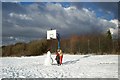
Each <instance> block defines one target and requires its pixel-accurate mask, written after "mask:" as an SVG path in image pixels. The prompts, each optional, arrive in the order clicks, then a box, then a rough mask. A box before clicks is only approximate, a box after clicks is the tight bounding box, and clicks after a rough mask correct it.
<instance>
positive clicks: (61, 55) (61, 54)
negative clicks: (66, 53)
mask: <svg viewBox="0 0 120 80" xmlns="http://www.w3.org/2000/svg"><path fill="white" fill-rule="evenodd" d="M59 56H60V65H61V64H62V59H63V53H62V50H60V51H59Z"/></svg>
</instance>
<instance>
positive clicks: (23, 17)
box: [9, 13, 32, 20]
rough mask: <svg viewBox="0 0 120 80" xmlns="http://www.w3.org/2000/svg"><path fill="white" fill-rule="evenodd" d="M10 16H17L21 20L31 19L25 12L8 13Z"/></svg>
mask: <svg viewBox="0 0 120 80" xmlns="http://www.w3.org/2000/svg"><path fill="white" fill-rule="evenodd" d="M9 16H10V17H15V18H19V19H21V20H32V18H31V17H29V16H28V15H26V14H16V13H10V14H9Z"/></svg>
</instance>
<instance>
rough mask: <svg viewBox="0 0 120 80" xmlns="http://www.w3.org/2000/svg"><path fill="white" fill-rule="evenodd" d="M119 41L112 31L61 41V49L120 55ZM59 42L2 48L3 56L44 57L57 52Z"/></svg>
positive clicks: (41, 41)
mask: <svg viewBox="0 0 120 80" xmlns="http://www.w3.org/2000/svg"><path fill="white" fill-rule="evenodd" d="M119 42H120V41H118V39H112V36H111V33H110V30H109V31H107V33H106V34H105V35H102V34H99V35H80V36H77V35H72V36H71V37H69V38H66V39H64V38H63V39H61V49H62V51H63V52H64V53H69V54H96V55H103V54H120V53H119V52H120V46H119ZM57 44H58V42H57V40H46V39H42V40H34V41H31V42H29V43H23V42H19V43H16V44H14V45H7V46H2V47H1V48H2V56H37V55H43V54H44V53H46V52H47V49H48V48H50V49H51V52H52V53H55V52H56V50H57Z"/></svg>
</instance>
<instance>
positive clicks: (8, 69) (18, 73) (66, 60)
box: [0, 55, 118, 78]
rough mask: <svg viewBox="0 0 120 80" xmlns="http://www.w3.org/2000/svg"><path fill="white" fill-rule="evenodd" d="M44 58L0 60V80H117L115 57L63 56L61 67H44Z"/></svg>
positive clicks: (53, 56) (8, 58)
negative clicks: (115, 79) (73, 79)
mask: <svg viewBox="0 0 120 80" xmlns="http://www.w3.org/2000/svg"><path fill="white" fill-rule="evenodd" d="M44 58H45V55H44V56H34V57H4V58H0V60H1V61H2V65H0V69H2V72H0V73H2V74H0V78H118V56H117V55H64V57H63V65H61V66H57V64H56V61H55V55H52V58H53V59H54V62H53V65H51V66H45V65H43V64H44Z"/></svg>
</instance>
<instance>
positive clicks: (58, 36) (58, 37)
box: [57, 33, 60, 49]
mask: <svg viewBox="0 0 120 80" xmlns="http://www.w3.org/2000/svg"><path fill="white" fill-rule="evenodd" d="M57 40H58V49H60V34H59V33H57Z"/></svg>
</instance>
